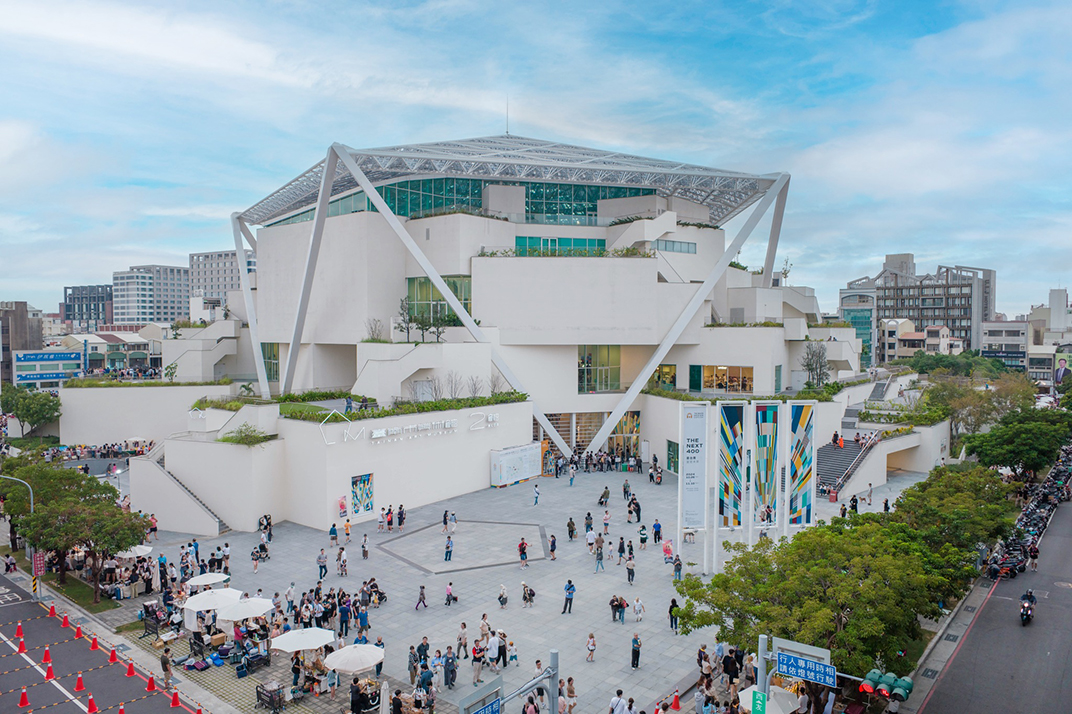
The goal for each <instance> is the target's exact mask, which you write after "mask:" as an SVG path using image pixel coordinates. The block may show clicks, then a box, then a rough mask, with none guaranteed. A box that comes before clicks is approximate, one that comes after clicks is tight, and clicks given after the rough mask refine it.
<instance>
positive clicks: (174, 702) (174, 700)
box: [171, 690, 182, 709]
mask: <svg viewBox="0 0 1072 714" xmlns="http://www.w3.org/2000/svg"><path fill="white" fill-rule="evenodd" d="M181 706H182V704H180V703H179V692H178V690H175V691H174V692H172V694H171V708H172V709H176V708H178V707H181Z"/></svg>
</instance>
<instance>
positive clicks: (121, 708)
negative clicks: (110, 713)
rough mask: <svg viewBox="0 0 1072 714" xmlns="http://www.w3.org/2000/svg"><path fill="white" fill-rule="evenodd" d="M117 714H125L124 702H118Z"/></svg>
mask: <svg viewBox="0 0 1072 714" xmlns="http://www.w3.org/2000/svg"><path fill="white" fill-rule="evenodd" d="M119 714H127V705H126V702H119Z"/></svg>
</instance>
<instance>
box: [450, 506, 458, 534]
mask: <svg viewBox="0 0 1072 714" xmlns="http://www.w3.org/2000/svg"><path fill="white" fill-rule="evenodd" d="M456 530H458V515H457V514H456V513H455V512H454V511H451V512H450V532H451V533H453V532H454V531H456Z"/></svg>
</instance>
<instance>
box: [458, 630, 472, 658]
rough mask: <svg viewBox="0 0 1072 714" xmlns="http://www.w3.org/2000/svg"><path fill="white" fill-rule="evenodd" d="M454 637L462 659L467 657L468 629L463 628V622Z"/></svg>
mask: <svg viewBox="0 0 1072 714" xmlns="http://www.w3.org/2000/svg"><path fill="white" fill-rule="evenodd" d="M456 639H457V642H458V651H459V652H461V653H462V659H469V631H468V630H466V629H465V623H464V622H463V623H462V626H461V628H460V629H459V630H458V636H457V638H456Z"/></svg>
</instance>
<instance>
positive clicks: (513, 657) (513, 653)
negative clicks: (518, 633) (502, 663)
mask: <svg viewBox="0 0 1072 714" xmlns="http://www.w3.org/2000/svg"><path fill="white" fill-rule="evenodd" d="M506 658H507V660H506V666H507V667H509V666H510V663H511V662H513V663H514V666H515V667H520V666H521V663H520V662H518V661H517V647H515V646H514V643H513V642H507V643H506Z"/></svg>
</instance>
